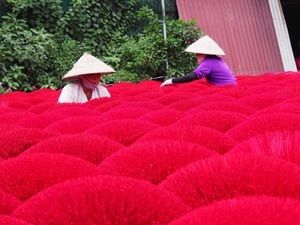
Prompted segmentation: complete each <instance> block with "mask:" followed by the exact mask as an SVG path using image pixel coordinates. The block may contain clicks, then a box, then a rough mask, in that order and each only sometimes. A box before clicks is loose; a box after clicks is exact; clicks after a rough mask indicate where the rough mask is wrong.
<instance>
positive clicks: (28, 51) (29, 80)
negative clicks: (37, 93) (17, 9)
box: [0, 14, 53, 90]
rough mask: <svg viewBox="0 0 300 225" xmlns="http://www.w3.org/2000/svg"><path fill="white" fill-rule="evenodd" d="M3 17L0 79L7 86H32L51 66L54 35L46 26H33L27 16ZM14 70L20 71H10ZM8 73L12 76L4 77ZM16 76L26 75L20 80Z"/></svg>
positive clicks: (0, 31)
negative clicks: (36, 27)
mask: <svg viewBox="0 0 300 225" xmlns="http://www.w3.org/2000/svg"><path fill="white" fill-rule="evenodd" d="M3 18H4V19H5V21H4V22H2V24H1V27H0V34H1V35H0V77H1V80H2V82H3V84H4V85H7V88H12V89H14V90H17V89H21V90H31V89H32V88H33V87H32V85H30V84H35V83H36V80H37V77H38V76H39V75H43V74H44V73H45V72H46V71H47V69H48V68H49V65H48V54H47V53H48V49H49V47H50V46H51V45H52V44H53V39H52V35H51V34H49V33H48V32H46V31H45V30H44V29H40V30H36V29H30V28H29V27H28V26H27V24H26V22H25V21H24V20H20V19H16V17H15V16H14V15H13V14H9V15H8V16H5V17H3ZM12 71H15V72H16V73H17V74H16V76H14V75H13V74H11V73H12ZM5 76H9V77H8V78H6V79H4V78H5ZM17 77H22V78H23V79H21V80H19V81H18V80H17V79H16V78H17ZM12 78H14V79H16V80H14V79H12ZM10 81H13V82H19V83H20V84H19V85H16V84H15V83H13V82H10ZM23 82H24V83H23ZM25 87H26V88H25Z"/></svg>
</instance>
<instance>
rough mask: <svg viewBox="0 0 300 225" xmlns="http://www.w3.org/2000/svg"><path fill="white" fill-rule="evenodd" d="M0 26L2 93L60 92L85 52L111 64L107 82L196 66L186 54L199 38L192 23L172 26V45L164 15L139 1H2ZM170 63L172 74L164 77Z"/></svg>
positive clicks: (173, 22)
mask: <svg viewBox="0 0 300 225" xmlns="http://www.w3.org/2000/svg"><path fill="white" fill-rule="evenodd" d="M3 4H5V5H6V9H7V13H6V15H5V16H3V17H2V18H1V19H2V20H1V24H0V82H1V83H0V91H9V90H24V91H31V90H34V89H36V88H41V87H50V88H53V89H55V88H60V87H62V86H63V85H64V83H63V82H62V80H61V77H62V75H63V74H64V73H66V72H67V71H68V70H69V69H70V68H71V67H72V64H73V63H74V62H76V60H77V59H78V58H79V57H80V56H81V55H82V53H83V52H90V53H92V54H93V55H95V56H96V57H98V58H100V59H102V60H104V61H105V62H107V63H108V64H111V65H112V66H113V67H114V68H115V69H116V70H117V73H116V74H115V75H114V76H110V80H107V82H110V83H112V82H119V81H120V80H129V81H133V82H137V81H139V80H141V79H148V78H153V77H157V76H161V75H163V76H164V75H166V74H168V75H169V76H170V75H172V76H173V75H175V76H177V75H181V74H183V73H185V72H187V71H189V70H191V69H192V67H193V66H194V65H195V60H194V56H192V55H191V54H187V53H184V51H183V50H184V48H185V47H186V45H187V44H188V43H190V42H191V41H194V40H195V39H197V38H198V37H199V36H200V34H201V33H200V31H199V30H198V29H197V28H196V26H195V23H194V22H183V21H181V20H174V19H170V20H168V24H167V27H168V42H167V43H165V42H164V40H163V36H162V24H161V21H160V19H159V18H160V15H157V14H156V13H155V12H154V11H153V10H151V9H149V8H147V7H143V4H141V1H138V0H103V1H98V0H74V1H73V2H72V4H71V5H70V7H69V9H68V10H67V11H66V12H64V11H63V8H62V2H61V1H60V0H4V3H3ZM167 59H168V61H169V64H170V68H169V70H168V71H166V67H165V62H166V60H167Z"/></svg>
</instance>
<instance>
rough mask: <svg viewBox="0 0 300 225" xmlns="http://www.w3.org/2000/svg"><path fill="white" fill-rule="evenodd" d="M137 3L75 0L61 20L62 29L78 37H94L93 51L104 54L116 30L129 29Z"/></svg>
mask: <svg viewBox="0 0 300 225" xmlns="http://www.w3.org/2000/svg"><path fill="white" fill-rule="evenodd" d="M138 6H139V4H138V0H103V1H99V0H76V1H74V2H73V6H72V8H70V9H69V11H68V12H67V13H66V15H65V16H64V18H63V19H62V20H61V21H60V27H61V29H62V30H61V32H63V33H64V34H68V35H69V36H70V37H71V38H73V39H74V40H77V41H81V42H86V41H87V40H88V41H94V43H95V46H93V47H94V51H93V53H94V54H95V55H102V54H105V53H106V49H107V47H108V45H107V44H108V42H109V41H110V39H111V38H112V36H113V35H114V33H115V32H121V33H122V34H125V33H126V32H127V31H128V30H130V28H131V27H132V23H133V21H135V18H136V11H137V10H138Z"/></svg>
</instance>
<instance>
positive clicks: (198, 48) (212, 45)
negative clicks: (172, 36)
mask: <svg viewBox="0 0 300 225" xmlns="http://www.w3.org/2000/svg"><path fill="white" fill-rule="evenodd" d="M185 51H186V52H192V53H199V54H206V55H225V53H224V51H223V49H222V48H221V47H220V46H219V45H218V44H217V43H216V42H215V41H214V40H213V39H212V38H211V37H209V36H208V35H205V36H203V37H202V38H200V39H199V40H197V41H195V42H194V43H193V44H191V45H190V46H188V47H187V49H186V50H185Z"/></svg>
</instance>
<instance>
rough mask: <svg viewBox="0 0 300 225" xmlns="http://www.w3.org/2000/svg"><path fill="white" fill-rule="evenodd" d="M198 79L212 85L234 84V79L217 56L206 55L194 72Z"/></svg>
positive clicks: (226, 66)
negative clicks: (202, 79)
mask: <svg viewBox="0 0 300 225" xmlns="http://www.w3.org/2000/svg"><path fill="white" fill-rule="evenodd" d="M194 72H195V73H196V74H197V76H198V78H199V79H201V78H203V77H205V79H206V80H207V81H208V82H209V83H211V84H214V85H228V84H236V78H235V76H234V75H233V73H232V72H231V70H230V69H229V67H228V65H227V64H226V63H225V62H224V60H223V59H222V58H220V57H218V56H214V55H208V56H207V57H206V58H205V59H204V60H203V61H202V62H201V63H200V64H199V66H198V67H197V68H196V69H195V70H194Z"/></svg>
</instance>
